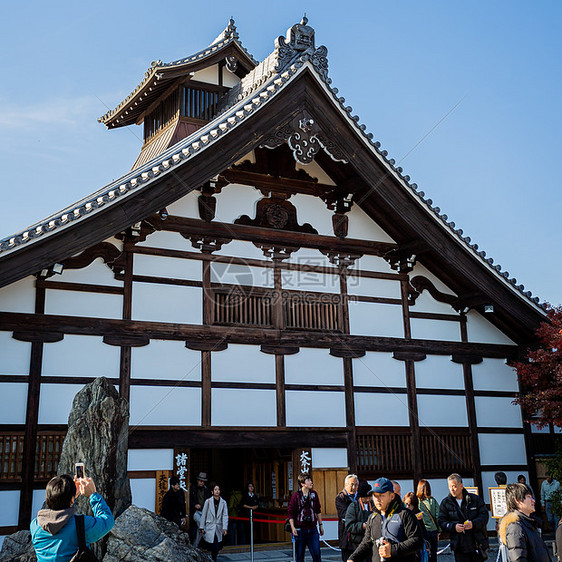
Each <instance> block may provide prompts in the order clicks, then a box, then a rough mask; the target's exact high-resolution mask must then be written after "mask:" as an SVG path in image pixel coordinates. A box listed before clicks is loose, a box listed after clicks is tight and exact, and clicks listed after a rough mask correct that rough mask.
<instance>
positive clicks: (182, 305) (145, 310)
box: [132, 283, 203, 324]
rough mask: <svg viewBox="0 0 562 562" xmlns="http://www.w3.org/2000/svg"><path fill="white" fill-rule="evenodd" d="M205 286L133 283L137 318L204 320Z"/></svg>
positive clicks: (154, 320)
mask: <svg viewBox="0 0 562 562" xmlns="http://www.w3.org/2000/svg"><path fill="white" fill-rule="evenodd" d="M202 303H203V298H202V289H199V288H198V287H183V286H177V285H157V284H154V283H133V313H132V317H133V320H147V321H152V322H177V323H179V324H201V318H202V307H203V304H202Z"/></svg>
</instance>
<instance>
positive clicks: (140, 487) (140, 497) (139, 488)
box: [131, 478, 156, 511]
mask: <svg viewBox="0 0 562 562" xmlns="http://www.w3.org/2000/svg"><path fill="white" fill-rule="evenodd" d="M131 496H132V503H133V505H136V506H137V507H144V508H145V509H148V510H149V511H154V507H155V505H156V479H155V478H131Z"/></svg>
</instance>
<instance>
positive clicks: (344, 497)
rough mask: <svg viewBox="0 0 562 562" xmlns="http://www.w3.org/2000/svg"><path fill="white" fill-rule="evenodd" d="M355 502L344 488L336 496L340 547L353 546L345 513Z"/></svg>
mask: <svg viewBox="0 0 562 562" xmlns="http://www.w3.org/2000/svg"><path fill="white" fill-rule="evenodd" d="M352 503H353V498H352V497H351V496H350V495H349V494H348V493H347V492H346V491H345V490H342V491H341V492H340V493H339V494H338V495H337V496H336V511H337V513H338V544H339V547H340V548H347V549H349V548H351V546H350V545H349V539H348V536H347V533H346V532H345V514H346V512H347V508H348V507H349V506H350V505H351V504H352Z"/></svg>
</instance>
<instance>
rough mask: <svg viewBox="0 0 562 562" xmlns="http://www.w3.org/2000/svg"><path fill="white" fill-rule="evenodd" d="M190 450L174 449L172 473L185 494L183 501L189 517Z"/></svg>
mask: <svg viewBox="0 0 562 562" xmlns="http://www.w3.org/2000/svg"><path fill="white" fill-rule="evenodd" d="M190 458H191V451H190V450H189V449H174V474H175V475H176V476H177V477H178V478H179V479H180V488H181V489H182V490H183V493H184V494H185V503H186V507H187V517H189V498H188V492H189V482H190V480H191V474H190V471H189V460H190Z"/></svg>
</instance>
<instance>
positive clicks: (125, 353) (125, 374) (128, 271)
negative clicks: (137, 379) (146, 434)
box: [119, 242, 133, 403]
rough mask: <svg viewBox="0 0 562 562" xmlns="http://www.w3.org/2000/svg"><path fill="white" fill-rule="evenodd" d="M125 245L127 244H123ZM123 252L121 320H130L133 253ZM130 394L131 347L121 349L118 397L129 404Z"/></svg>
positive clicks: (125, 346) (126, 346) (131, 310)
mask: <svg viewBox="0 0 562 562" xmlns="http://www.w3.org/2000/svg"><path fill="white" fill-rule="evenodd" d="M125 245H127V243H126V242H125ZM124 252H125V260H124V261H125V272H124V278H123V320H130V319H131V316H132V312H133V252H131V251H130V250H124ZM130 394H131V346H129V345H124V346H122V347H121V356H120V360H119V396H121V398H124V399H125V400H127V403H128V402H129V399H130Z"/></svg>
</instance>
